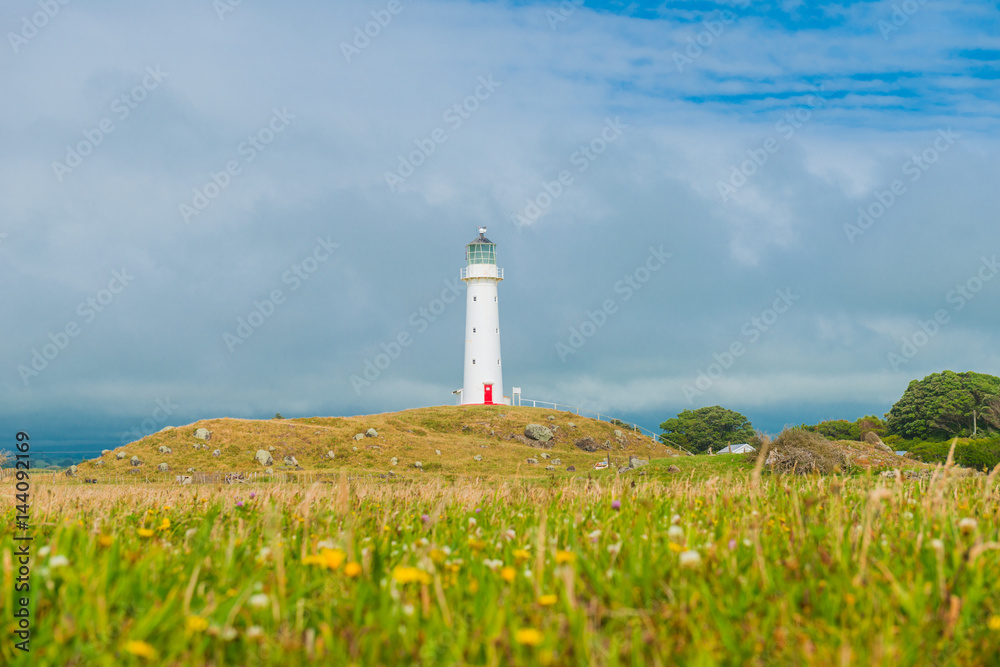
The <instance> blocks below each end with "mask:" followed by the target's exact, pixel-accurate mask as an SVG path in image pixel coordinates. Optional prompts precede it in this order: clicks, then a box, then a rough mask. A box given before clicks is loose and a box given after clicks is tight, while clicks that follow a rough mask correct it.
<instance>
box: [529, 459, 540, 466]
mask: <svg viewBox="0 0 1000 667" xmlns="http://www.w3.org/2000/svg"><path fill="white" fill-rule="evenodd" d="M528 463H530V464H531V465H538V459H528Z"/></svg>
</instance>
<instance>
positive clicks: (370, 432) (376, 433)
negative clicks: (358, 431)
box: [365, 428, 378, 438]
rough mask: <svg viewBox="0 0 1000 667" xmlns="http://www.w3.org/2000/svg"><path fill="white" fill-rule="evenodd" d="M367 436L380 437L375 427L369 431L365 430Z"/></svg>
mask: <svg viewBox="0 0 1000 667" xmlns="http://www.w3.org/2000/svg"><path fill="white" fill-rule="evenodd" d="M365 437H366V438H377V437H378V431H376V430H375V429H373V428H370V429H368V430H367V431H365Z"/></svg>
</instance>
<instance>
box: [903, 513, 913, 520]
mask: <svg viewBox="0 0 1000 667" xmlns="http://www.w3.org/2000/svg"><path fill="white" fill-rule="evenodd" d="M903 518H904V519H906V520H907V521H910V520H912V519H913V512H903Z"/></svg>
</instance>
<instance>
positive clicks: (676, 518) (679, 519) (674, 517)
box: [670, 514, 681, 523]
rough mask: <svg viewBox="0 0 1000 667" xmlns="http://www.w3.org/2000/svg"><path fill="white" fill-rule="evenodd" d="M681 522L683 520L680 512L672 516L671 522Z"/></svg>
mask: <svg viewBox="0 0 1000 667" xmlns="http://www.w3.org/2000/svg"><path fill="white" fill-rule="evenodd" d="M680 522H681V515H680V514H675V515H673V516H672V517H670V523H680Z"/></svg>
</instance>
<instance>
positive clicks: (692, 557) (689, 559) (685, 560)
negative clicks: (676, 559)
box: [680, 550, 701, 567]
mask: <svg viewBox="0 0 1000 667" xmlns="http://www.w3.org/2000/svg"><path fill="white" fill-rule="evenodd" d="M680 563H681V567H698V566H699V565H701V554H699V553H698V552H697V551H694V550H691V551H682V552H681V555H680Z"/></svg>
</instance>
